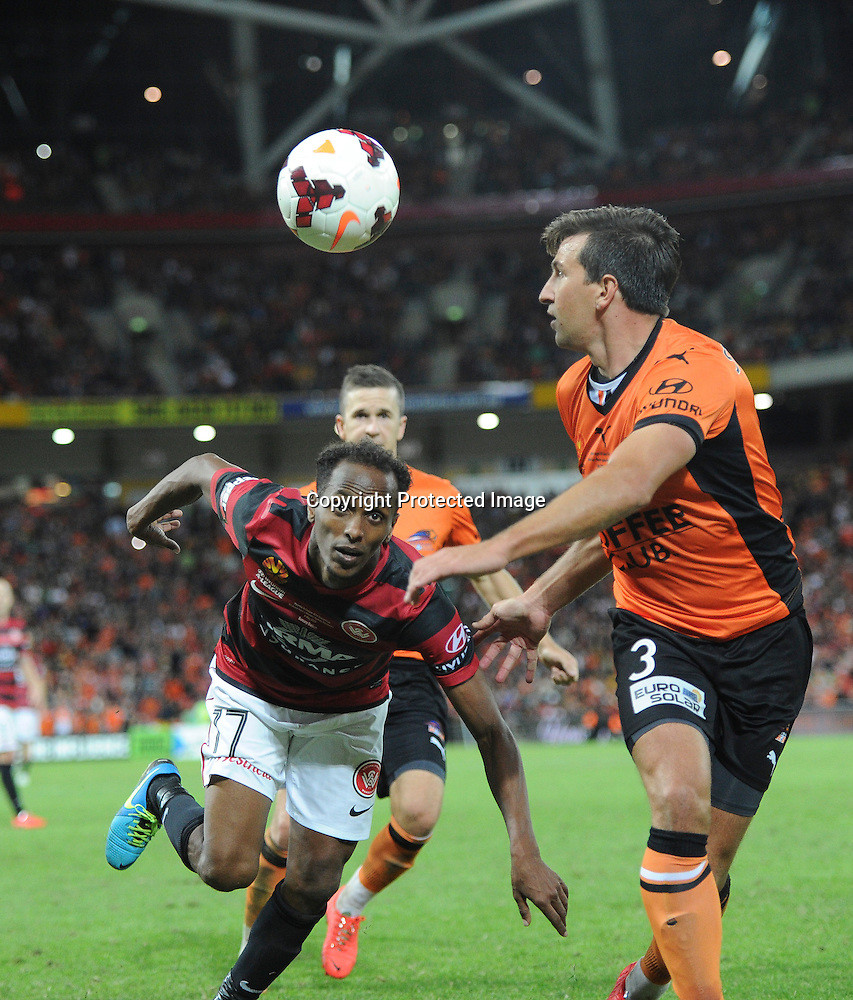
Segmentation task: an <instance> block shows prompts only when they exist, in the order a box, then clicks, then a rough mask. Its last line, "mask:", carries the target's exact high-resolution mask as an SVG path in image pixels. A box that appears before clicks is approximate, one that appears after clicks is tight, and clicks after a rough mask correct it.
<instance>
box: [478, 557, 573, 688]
mask: <svg viewBox="0 0 853 1000" xmlns="http://www.w3.org/2000/svg"><path fill="white" fill-rule="evenodd" d="M469 579H470V580H471V583H472V584H473V586H474V589H475V590H476V591H477V593H478V594H479V595H480V597H482V599H483V600H484V601H485V602H486V605H487V607H492V605H493V604H497V603H498V601H504V600H508V599H510V598H513V597H518V595H519V594H520V593H521V592H522V590H521V585H520V584H519V582H518V581H517V580H516V579H515V577H514V576H513V575H512V574H511V573H510V572H509V571H508V570H505V569H502V570H498V572H497V573H487V574H485V576H474V577H470V578H469ZM537 653H538V660H539V662H540V663H542V664H544V665H545V666H546V667H547V668H548V669H549V670H550V671H551V677H552V678H553V680H554V683H555V684H574V682H575V681H576V680H577V679H578V661H577V658H576V657H575V656H574V655H573V654H572V653H570V652H569V651H568V649H565V648H564V647H563V646H561V645H560V644H559V643H558V642H557V641H556V639H554V637H553V636H552V635H551V634H550V632H546V633H545V635H544V636H543V637H542V639H541V641H540V643H539V648H538V650H537ZM535 675H536V661H535V660H534V661H533V662H532V663H529V664H528V670H527V683H528V684H532V683H533V678H534V677H535ZM505 676H506V674H504V673H503V667H501V669H500V670H498V674H497V678H496V679H497V681H498V683H500V682H501V681H503V680H504V678H505Z"/></svg>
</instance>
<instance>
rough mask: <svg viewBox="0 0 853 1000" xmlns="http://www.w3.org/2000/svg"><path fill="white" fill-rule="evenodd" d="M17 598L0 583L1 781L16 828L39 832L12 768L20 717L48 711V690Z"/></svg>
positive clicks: (18, 744)
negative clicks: (29, 710) (16, 615)
mask: <svg viewBox="0 0 853 1000" xmlns="http://www.w3.org/2000/svg"><path fill="white" fill-rule="evenodd" d="M14 605H15V594H14V592H13V590H12V585H11V584H10V583H9V581H8V580H5V579H0V778H2V781H3V787H4V788H5V789H6V794H7V795H8V796H9V800H10V801H11V803H12V808H13V809H14V810H15V815H14V816H13V817H12V826H15V827H20V828H21V829H36V828H38V827H42V826H44V825H45V823H46V820H44V819H42V817H41V816H34V815H33V814H32V813H28V812H27V811H26V810H25V809H24V807H23V806H22V805H21V799H20V795H19V793H18V788H17V785H16V782H15V775H14V772H13V770H12V766H13V764H14V763H15V760H16V758H17V757H18V754H19V753H20V750H21V740H20V737H19V730H18V725H17V722H16V718H15V716H16V713H17V712H18V711H20V710H21V709H24V708H29V707H30V706H33V707H35V706H38V707H44V703H45V689H44V681H43V680H42V678H41V676H40V674H39V672H38V669H37V667H36V663H35V660H34V659H33V656H32V653H31V652H30V636H29V633H28V632H27V629H26V624H25V622H24V621H23V619H21V618H13V617H12V610H13V608H14Z"/></svg>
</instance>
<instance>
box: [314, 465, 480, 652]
mask: <svg viewBox="0 0 853 1000" xmlns="http://www.w3.org/2000/svg"><path fill="white" fill-rule="evenodd" d="M409 472H410V473H411V475H412V485H411V486H410V487H409V490H408V502H407V503H404V504H403V505H402V506H401V507H400V515H399V517H398V518H397V523H396V524H395V525H394V537H395V538H399V539H401V540H402V541H404V542H408V543H409V545H411V546H412V548H414V549H417V551H418V552H420V554H421V555H424V556H426V555H429V554H430V553H432V552H437V551H438V550H439V549H443V548H444V547H445V546H447V545H472V544H474V543H475V542H479V541H480V533H479V531H477V527H476V525H475V524H474V520H473V518H472V517H471V509H470V507H468V506H467V505H466V504H465V503H464V500H463V498H462V495H461V494H460V492H459V490H457V489H456V487H455V486H454V485H453V483H451V482H449V481H448V480H447V479H441V478H440V477H439V476H433V475H430V473H428V472H421V470H420V469H414V468H412V466H411V465H410V466H409ZM316 488H317V484H316V483H311V484H310V485H309V486H305V487H303V489H302V494H303V496H306V495H307V494H308V493H310V492H311V491H312V490H315V489H316ZM394 655H395V656H410V657H414V658H415V659H421V656H420V654H419V653H415V652H412V651H408V650H398V651H397V652H396V653H395V654H394Z"/></svg>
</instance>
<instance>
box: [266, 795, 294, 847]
mask: <svg viewBox="0 0 853 1000" xmlns="http://www.w3.org/2000/svg"><path fill="white" fill-rule="evenodd" d="M268 833H269V836H270V840H272V843H273V846H274V847H275V849H276V850H277V851H278V853H279V854H285V853H286V852H287V844H288V841H289V840H290V817H289V816H288V815H287V812H286V810H284V809H279V808H278V806H276V808H275V809H274V810H273V815H272V819H271V820H270V825H269V830H268Z"/></svg>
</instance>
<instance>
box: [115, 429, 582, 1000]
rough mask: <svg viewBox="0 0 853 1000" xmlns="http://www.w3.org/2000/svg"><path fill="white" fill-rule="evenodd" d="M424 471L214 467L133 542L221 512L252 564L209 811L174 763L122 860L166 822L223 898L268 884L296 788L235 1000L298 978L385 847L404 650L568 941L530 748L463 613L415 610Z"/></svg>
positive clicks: (434, 598) (162, 541) (526, 886)
mask: <svg viewBox="0 0 853 1000" xmlns="http://www.w3.org/2000/svg"><path fill="white" fill-rule="evenodd" d="M408 486H409V472H408V469H407V468H406V466H405V464H404V463H402V462H400V461H399V459H397V458H396V457H395V456H393V455H391V454H390V453H389V452H388V451H386V450H385V449H384V448H382V447H380V446H379V445H376V444H374V443H373V442H369V441H362V442H359V443H357V444H355V443H351V442H342V443H340V444H336V445H332V446H330V447H329V448H327V449H325V450H324V451H323V452H322V453H321V454H320V456H319V458H318V460H317V494H316V497H315V498H314V502H313V503H312V504H310V505H309V504H307V503H306V502H305V500H304V499H303V498H302V496H301V495H300V493H299V492H298V491H297V490H292V489H286V488H283V487H281V486H279V485H276V484H275V483H272V482H270V481H268V480H264V479H259V478H257V477H256V476H253V475H251V474H250V473H249V472H247V471H245V470H244V469H242V468H240V467H237V466H233V465H231V464H230V463H228V462H226V461H224V460H223V459H221V458H219V457H218V456H216V455H210V454H208V455H200V456H197V457H196V458H193V459H190V460H189V461H188V462H185V463H184V465H182V466H181V467H180V468H179V469H176V470H175V471H174V472H173V473H171V474H170V475H168V476H166V477H165V478H164V479H163V480H161V481H160V483H158V484H157V485H156V486H155V487H154V488H153V489H152V490H151V491H150V492H149V493H148V494H147V495H146V496H145V497H143V499H142V500H141V501H140V502H139V503H138V504H136V505H135V506H134V507H132V508H131V509H130V511H128V529H129V530H130V532H131V534H133V535H135V536H137V537H139V538H142V539H143V540H145V541H147V542H151V543H153V544H158V545H161V546H163V547H165V548H169V549H173V550H177V549H178V546H177V543H176V542H175V541H174V540H173V539H172V538H171V537H170V534H171V532H172V531H173V530H174V529H176V528H177V527H178V526H179V525H180V520H181V513H182V512H181V510H180V506H181V505H182V504H186V503H189V502H192V501H194V500H196V499H198V498H199V497H200V496H202V495H205V496H206V497H208V498H209V500H210V502H211V504H212V506H213V508H214V510H215V511H216V513H217V514H218V516H219V517H220V519H221V520H222V523H223V525H224V527H225V529H226V531H227V532H228V534H229V536H230V537H231V540H232V541H233V542H234V544H235V545H236V546H237V548H238V550H239V551H240V554H241V556H242V557H243V567H244V571H245V575H246V582H245V583H244V585H243V586H242V588H241V589H240V592H239V593H238V594H237V595H236V596H235V597H234V598H232V599H231V600H230V601H229V602H228V604H227V605H226V608H225V625H224V628H223V632H222V637H221V639H220V641H219V642H218V644H217V646H216V650H215V653H214V656H213V660H212V662H211V683H210V689H209V692H208V696H207V706H208V711H209V714H210V719H211V722H210V728H209V731H208V736H207V739H206V741H205V743H204V744H203V746H202V775H203V779H204V784H205V804H204V807H202V806H201V805H199V804H198V803H197V802H196V801H195V799H194V798H193V797H192V796H191V795H189V793H188V792H186V791H185V789H183V787H182V786H181V784H180V775H179V774H178V771H177V768H176V767H175V766H174V764H172V762H171V761H166V760H163V761H155V762H154V763H153V764H152V765H151V766H149V768H148V769H147V770H146V772H145V773H144V774H143V776H142V779H141V780H140V782H139V784H138V785H137V787H136V788H135V789H134V791H133V792H131V795H130V797H129V798H128V800H127V801H126V802H125V804H124V805H123V806H122V808H121V809H120V810H119V811H118V813H117V814H116V816H115V818H114V819H113V822H112V824H111V826H110V832H109V834H108V836H107V860H108V861H109V862H110V864H111V865H113V867H115V868H126V867H128V866H129V865H130V864H132V863H133V862H134V861H135V860H136V858H137V857H138V856H139V855H140V854H141V853H142V850H143V849H144V847H145V846H146V845H147V843H148V842H149V841H150V839H151V836H153V834H154V832H156V830H157V828H158V827H159V825H160V823H162V824H163V826H165V828H166V832H167V834H168V836H169V839H170V841H171V842H172V844H173V846H174V847H175V849H176V851H177V853H178V855H179V856H180V858H181V860H182V861H183V862H184V864H185V865H186V866H187V867H188V868H190V869H191V870H192V871H195V872H197V873H198V875H199V876H200V877H201V879H202V880H203V881H204V882H206V883H207V884H208V885H211V886H213V887H214V888H217V889H220V890H231V889H237V888H244V887H245V886H247V885H248V884H249V883H250V882H251V881H252V880H253V879H254V877H255V875H256V873H257V869H258V856H259V851H260V847H261V843H262V841H263V835H264V828H265V824H266V820H267V815H268V813H269V807H270V803H271V801H272V799H273V797H274V795H275V793H276V791H277V790H278V789H279V788H281V787H284V786H285V785H286V786H287V792H288V809H289V812H290V817H291V835H290V849H289V860H288V874H287V878H286V879H285V880H284V881H283V882H281V883H280V884H279V886H278V887H277V888H276V890H275V892H274V893H273V895H272V897H271V898H270V900H269V901H268V903H267V904H266V905H265V906H264V908H263V910H262V911H261V913H260V915H259V916H258V919H257V920H256V921H255V924H254V926H253V928H252V931H251V933H250V935H249V938H248V941H247V943H246V947H245V948H244V949H243V951H242V953H241V954H240V957H239V958H238V959H237V962H236V963H235V965H234V967H233V968H232V969H231V971H230V972H229V974H228V975H227V976H226V978H225V981H224V982H223V984H222V987H221V988H220V991H219V993H218V998H219V1000H234V998H237V1000H249V998H254V997H257V996H258V995H259V994H260V993H261V992H263V991H264V990H265V989H267V987H268V986H269V985H270V983H271V982H272V981H273V980H274V979H275V978H276V977H277V976H278V975H279V974H280V973H281V972H282V971H283V970H284V969H285V968H286V967H287V966H288V965H289V964H290V962H291V961H292V960H293V959H294V958H295V957H296V955H297V954H298V953H299V950H300V949H301V946H302V943H303V941H304V940H305V938H306V937H307V935H308V933H309V932H310V930H311V928H312V927H313V926H314V925H315V924H316V923H317V922H318V921H319V920H320V919H321V918H322V916H323V915H324V913H325V907H326V903H327V902H328V900H329V898H330V897H331V896H332V894H333V893H334V891H335V890H336V889H337V888H338V886H339V885H340V878H341V874H342V871H343V866H344V864H345V863H346V861H347V860H348V859H349V857H350V856H351V854H352V852H353V850H354V848H355V846H356V843H357V841H358V840H360V839H363V838H364V837H366V836H367V834H368V833H369V831H370V821H371V810H372V807H373V802H374V798H375V792H376V783H377V780H378V777H379V770H380V760H381V756H382V732H383V725H384V721H385V715H386V712H387V706H388V697H389V688H388V664H389V662H390V660H391V656H392V654H393V652H394V650H395V649H397V648H399V647H401V646H403V647H406V648H410V649H417V650H418V651H419V652H420V653H421V654H422V655H423V657H424V660H425V662H426V664H427V666H428V668H429V669H430V670H431V671H432V672H433V674H434V675H435V676H436V678H437V679H438V682H439V683H440V684H441V685H442V686H443V687H444V689H445V690H446V692H447V694H448V697H449V698H450V700H451V701H452V703H453V704H454V706H455V708H456V710H457V711H458V712H459V714H460V716H461V717H462V719H463V720H464V721H465V723H466V724H467V726H468V727H469V729H470V730H471V732H472V733H473V735H474V736H475V737H476V738H477V741H478V745H479V746H480V748H481V752H482V755H483V764H484V767H485V771H486V774H487V776H488V779H489V785H490V787H491V789H492V790H493V794H494V796H495V800H496V801H497V803H498V806H499V807H500V809H501V812H502V814H503V816H504V820H505V823H506V827H507V832H508V834H509V840H510V847H511V858H512V885H513V895H514V897H515V899H516V903H517V904H518V907H519V912H520V913H521V916H522V918H523V919H524V921H525V923H526V922H529V919H530V912H529V908H528V905H527V900H528V899H529V900H530V901H532V902H533V903H534V904H535V905H536V906H537V907H539V909H540V910H542V912H543V913H544V914H545V915H546V917H547V918H548V919H549V920H550V921H551V923H552V924H553V925H554V927H555V928H556V929H557V930H558V932H559V933H561V934H565V916H566V906H567V892H566V887H565V884H564V883H563V881H562V880H561V879H560V878H559V876H557V875H556V874H555V873H554V872H552V871H551V869H550V868H548V867H547V865H545V864H544V863H543V862H542V860H541V858H540V857H539V852H538V847H537V845H536V839H535V836H534V833H533V829H532V825H531V821H530V809H529V804H528V801H527V792H526V788H525V782H524V773H523V768H522V765H521V759H520V756H519V753H518V747H517V745H516V743H515V740H514V739H513V737H512V734H511V733H510V731H509V729H508V727H507V726H506V723H505V722H504V721H503V719H502V718H501V716H500V713H499V711H498V709H497V706H496V704H495V702H494V699H493V697H492V695H491V693H490V691H489V688H488V686H487V684H486V682H485V680H484V679H483V676H482V674H481V673H480V672H479V670H478V661H477V657H476V655H475V653H474V651H473V649H472V645H471V637H470V634H469V632H468V630H467V628H466V626H465V625H464V624H463V623H462V621H461V620H460V618H459V615H458V613H457V611H456V609H455V608H454V607H453V605H452V604H451V603H450V601H449V600H448V598H447V597H446V596H445V595H444V594H443V592H442V591H441V590H440V589H437V588H435V587H432V588H428V590H427V592H426V593H425V595H424V597H423V599H422V600H421V601H419V602H418V603H417V604H416V605H412V604H410V603H408V602H406V601H405V599H404V594H405V588H406V582H407V579H408V575H409V572H410V570H411V566H412V560H413V559H414V558H417V553H416V552H415V550H414V549H412V548H410V547H409V546H408V545H406V544H405V543H400V542H398V541H397V540H396V539H394V538H392V531H393V528H394V522H395V519H396V516H397V511H398V509H399V504H400V494H401V493H403V492H405V490H406V489H407V488H408Z"/></svg>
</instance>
